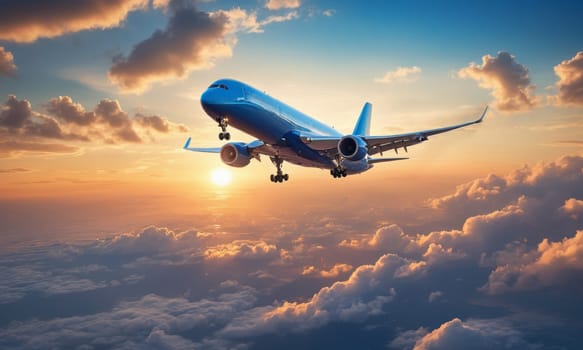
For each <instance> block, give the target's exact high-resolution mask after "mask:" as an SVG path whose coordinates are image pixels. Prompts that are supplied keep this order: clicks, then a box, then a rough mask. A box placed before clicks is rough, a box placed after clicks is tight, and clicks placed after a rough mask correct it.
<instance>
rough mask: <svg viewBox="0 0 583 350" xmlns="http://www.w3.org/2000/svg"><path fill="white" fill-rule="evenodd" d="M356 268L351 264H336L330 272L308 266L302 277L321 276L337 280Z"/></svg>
mask: <svg viewBox="0 0 583 350" xmlns="http://www.w3.org/2000/svg"><path fill="white" fill-rule="evenodd" d="M353 268H354V267H353V266H352V265H349V264H341V263H339V264H335V265H334V266H332V268H330V269H329V270H318V269H316V267H314V266H306V267H304V270H303V271H302V275H319V276H321V277H324V278H335V277H338V276H340V275H343V274H345V273H347V272H350V271H352V269H353Z"/></svg>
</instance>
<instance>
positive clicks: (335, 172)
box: [330, 167, 346, 178]
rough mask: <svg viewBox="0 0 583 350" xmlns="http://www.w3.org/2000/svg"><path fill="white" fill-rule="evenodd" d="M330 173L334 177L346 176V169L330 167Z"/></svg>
mask: <svg viewBox="0 0 583 350" xmlns="http://www.w3.org/2000/svg"><path fill="white" fill-rule="evenodd" d="M330 175H332V176H333V177H334V178H341V177H346V169H342V168H340V167H338V168H334V169H331V170H330Z"/></svg>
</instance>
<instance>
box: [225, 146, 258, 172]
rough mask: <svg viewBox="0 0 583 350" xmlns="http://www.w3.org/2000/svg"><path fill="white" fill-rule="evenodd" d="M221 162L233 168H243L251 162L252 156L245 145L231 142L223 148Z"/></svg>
mask: <svg viewBox="0 0 583 350" xmlns="http://www.w3.org/2000/svg"><path fill="white" fill-rule="evenodd" d="M221 160H222V161H223V163H225V164H227V165H230V166H232V167H236V168H242V167H244V166H246V165H248V164H249V162H251V156H250V155H249V151H248V150H247V145H246V144H245V143H243V142H230V143H226V144H225V145H224V146H223V147H222V148H221Z"/></svg>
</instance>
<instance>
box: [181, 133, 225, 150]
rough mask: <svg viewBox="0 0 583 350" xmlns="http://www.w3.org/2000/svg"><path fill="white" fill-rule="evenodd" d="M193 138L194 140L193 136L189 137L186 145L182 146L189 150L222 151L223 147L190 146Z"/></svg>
mask: <svg viewBox="0 0 583 350" xmlns="http://www.w3.org/2000/svg"><path fill="white" fill-rule="evenodd" d="M191 140H192V137H189V138H188V139H186V143H185V144H184V146H183V147H182V148H183V149H185V150H187V151H193V152H204V153H221V147H190V141H191Z"/></svg>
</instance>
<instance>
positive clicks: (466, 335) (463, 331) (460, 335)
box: [391, 318, 537, 350]
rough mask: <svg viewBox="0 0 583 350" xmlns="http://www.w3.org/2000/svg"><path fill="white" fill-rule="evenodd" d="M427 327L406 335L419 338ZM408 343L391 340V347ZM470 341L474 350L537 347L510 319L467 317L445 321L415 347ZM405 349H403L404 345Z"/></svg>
mask: <svg viewBox="0 0 583 350" xmlns="http://www.w3.org/2000/svg"><path fill="white" fill-rule="evenodd" d="M424 332H425V330H424V329H421V331H417V332H416V333H408V334H405V335H406V336H408V337H419V336H420V335H422V334H423V333H424ZM401 344H407V341H405V340H404V339H397V340H395V341H393V343H391V347H393V348H396V346H397V345H401ZM468 344H471V348H472V349H484V350H485V349H536V348H537V347H536V346H535V345H533V344H529V343H528V342H526V341H525V340H524V338H523V335H522V334H521V333H520V332H519V331H517V330H515V329H514V328H512V326H511V325H510V324H508V322H504V321H501V320H479V319H476V320H468V321H465V322H464V321H462V320H460V319H459V318H454V319H453V320H451V321H448V322H445V323H443V324H442V325H441V326H440V327H439V328H437V329H435V330H433V331H432V332H429V333H427V334H425V335H423V336H422V337H421V338H420V339H418V340H416V341H415V345H414V347H413V350H433V349H435V350H436V349H449V350H456V349H467V348H468ZM403 349H404V348H403Z"/></svg>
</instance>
